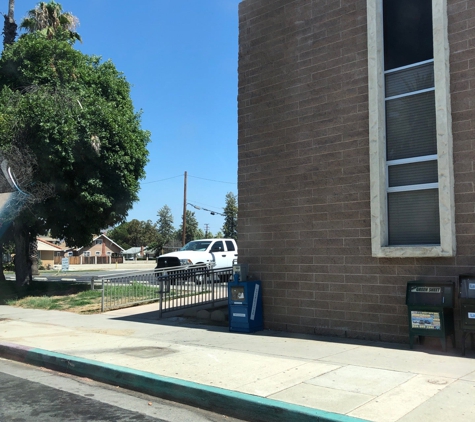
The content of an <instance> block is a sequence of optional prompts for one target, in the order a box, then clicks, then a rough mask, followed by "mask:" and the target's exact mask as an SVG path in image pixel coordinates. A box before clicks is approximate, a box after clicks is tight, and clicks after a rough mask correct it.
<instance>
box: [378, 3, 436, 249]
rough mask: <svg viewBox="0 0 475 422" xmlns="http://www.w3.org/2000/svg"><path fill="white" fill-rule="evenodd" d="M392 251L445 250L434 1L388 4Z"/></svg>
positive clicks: (385, 20) (386, 71)
mask: <svg viewBox="0 0 475 422" xmlns="http://www.w3.org/2000/svg"><path fill="white" fill-rule="evenodd" d="M383 24H384V82H385V115H386V165H387V172H386V174H387V213H388V245H389V246H394V245H421V244H424V245H427V244H429V245H430V244H432V245H439V244H440V220H439V195H438V189H439V185H438V170H437V131H436V113H435V85H434V57H433V37H432V1H431V0H411V1H410V2H408V1H406V0H383Z"/></svg>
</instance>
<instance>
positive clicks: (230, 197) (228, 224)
mask: <svg viewBox="0 0 475 422" xmlns="http://www.w3.org/2000/svg"><path fill="white" fill-rule="evenodd" d="M225 201H226V206H225V207H224V224H223V233H224V237H228V238H232V239H237V214H238V204H237V197H236V195H234V194H233V193H232V192H228V193H227V194H226V199H225Z"/></svg>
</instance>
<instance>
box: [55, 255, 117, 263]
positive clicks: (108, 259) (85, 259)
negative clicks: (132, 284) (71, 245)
mask: <svg viewBox="0 0 475 422" xmlns="http://www.w3.org/2000/svg"><path fill="white" fill-rule="evenodd" d="M63 258H68V260H69V265H84V264H89V265H93V264H101V265H103V264H122V263H123V262H124V258H123V257H122V256H118V257H114V256H110V255H107V256H84V255H81V256H65V257H62V256H55V257H54V265H61V264H62V261H61V260H62V259H63Z"/></svg>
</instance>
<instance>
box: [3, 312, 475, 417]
mask: <svg viewBox="0 0 475 422" xmlns="http://www.w3.org/2000/svg"><path fill="white" fill-rule="evenodd" d="M155 310H156V305H146V306H142V307H136V308H130V309H126V310H119V311H112V312H108V313H105V314H101V315H76V314H73V313H68V312H58V311H41V310H26V309H20V308H13V307H9V306H0V356H4V357H9V358H15V359H20V360H24V361H27V362H30V363H31V362H33V363H36V364H40V365H44V366H48V365H49V366H50V367H54V368H56V369H60V370H61V365H64V370H68V371H69V372H74V373H77V374H79V375H83V376H86V377H89V378H93V377H96V379H97V378H99V380H105V381H109V382H111V383H113V384H118V385H123V386H125V387H129V388H139V389H142V390H144V391H147V392H155V393H156V394H160V395H162V396H164V398H171V399H175V400H177V401H184V402H188V403H191V404H194V405H199V406H202V407H205V408H207V407H208V408H209V407H212V408H214V410H215V411H218V412H219V411H222V412H223V413H227V414H229V415H231V416H237V417H239V415H241V417H243V416H246V417H247V418H248V419H249V420H251V421H261V420H262V421H274V420H276V421H277V420H282V421H287V422H289V421H292V420H296V421H299V422H303V421H307V420H308V421H317V420H319V421H323V420H328V421H351V420H354V419H355V418H361V419H364V420H370V421H378V422H395V421H401V422H410V421H414V422H415V421H417V422H420V421H430V422H437V421H441V422H442V421H443V422H448V421H458V422H463V421H467V422H468V421H474V420H475V359H474V358H475V354H474V352H473V351H468V353H467V356H466V357H461V356H460V355H459V354H458V352H457V351H453V352H452V353H451V352H449V353H447V354H444V353H442V352H440V353H439V352H437V351H434V350H422V349H419V350H417V349H416V350H414V351H411V350H409V349H408V347H407V346H405V345H399V346H398V345H394V344H383V343H369V342H350V341H343V340H337V339H332V338H322V337H313V336H299V335H289V334H287V333H279V332H274V331H262V332H259V333H255V334H235V333H229V332H228V330H227V328H226V327H214V326H210V325H204V324H191V323H190V320H184V319H181V318H175V319H170V320H163V321H160V320H157V319H156V312H155ZM101 377H102V378H101ZM236 412H237V413H236Z"/></svg>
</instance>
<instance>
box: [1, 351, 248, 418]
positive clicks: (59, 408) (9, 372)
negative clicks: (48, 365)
mask: <svg viewBox="0 0 475 422" xmlns="http://www.w3.org/2000/svg"><path fill="white" fill-rule="evenodd" d="M0 420H1V421H2V422H10V421H11V422H13V421H15V422H29V421H35V422H43V421H44V422H46V421H48V422H60V421H61V422H79V421H84V422H89V421H97V422H125V421H127V422H128V421H137V422H168V421H170V422H171V421H173V422H221V421H227V422H243V421H240V420H238V419H233V418H229V417H226V416H223V415H219V414H215V413H212V412H207V411H204V410H200V409H195V408H192V407H189V406H184V405H181V404H177V403H173V402H168V401H165V400H161V399H158V398H156V397H152V396H148V395H145V394H141V393H136V392H133V391H128V390H124V389H121V388H118V387H113V386H109V385H105V384H100V383H97V382H95V381H91V380H89V379H85V378H78V377H73V376H69V375H65V374H60V373H57V372H54V371H50V370H46V369H41V368H36V367H31V366H29V365H24V364H21V363H18V362H12V361H8V360H4V359H0Z"/></svg>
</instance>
